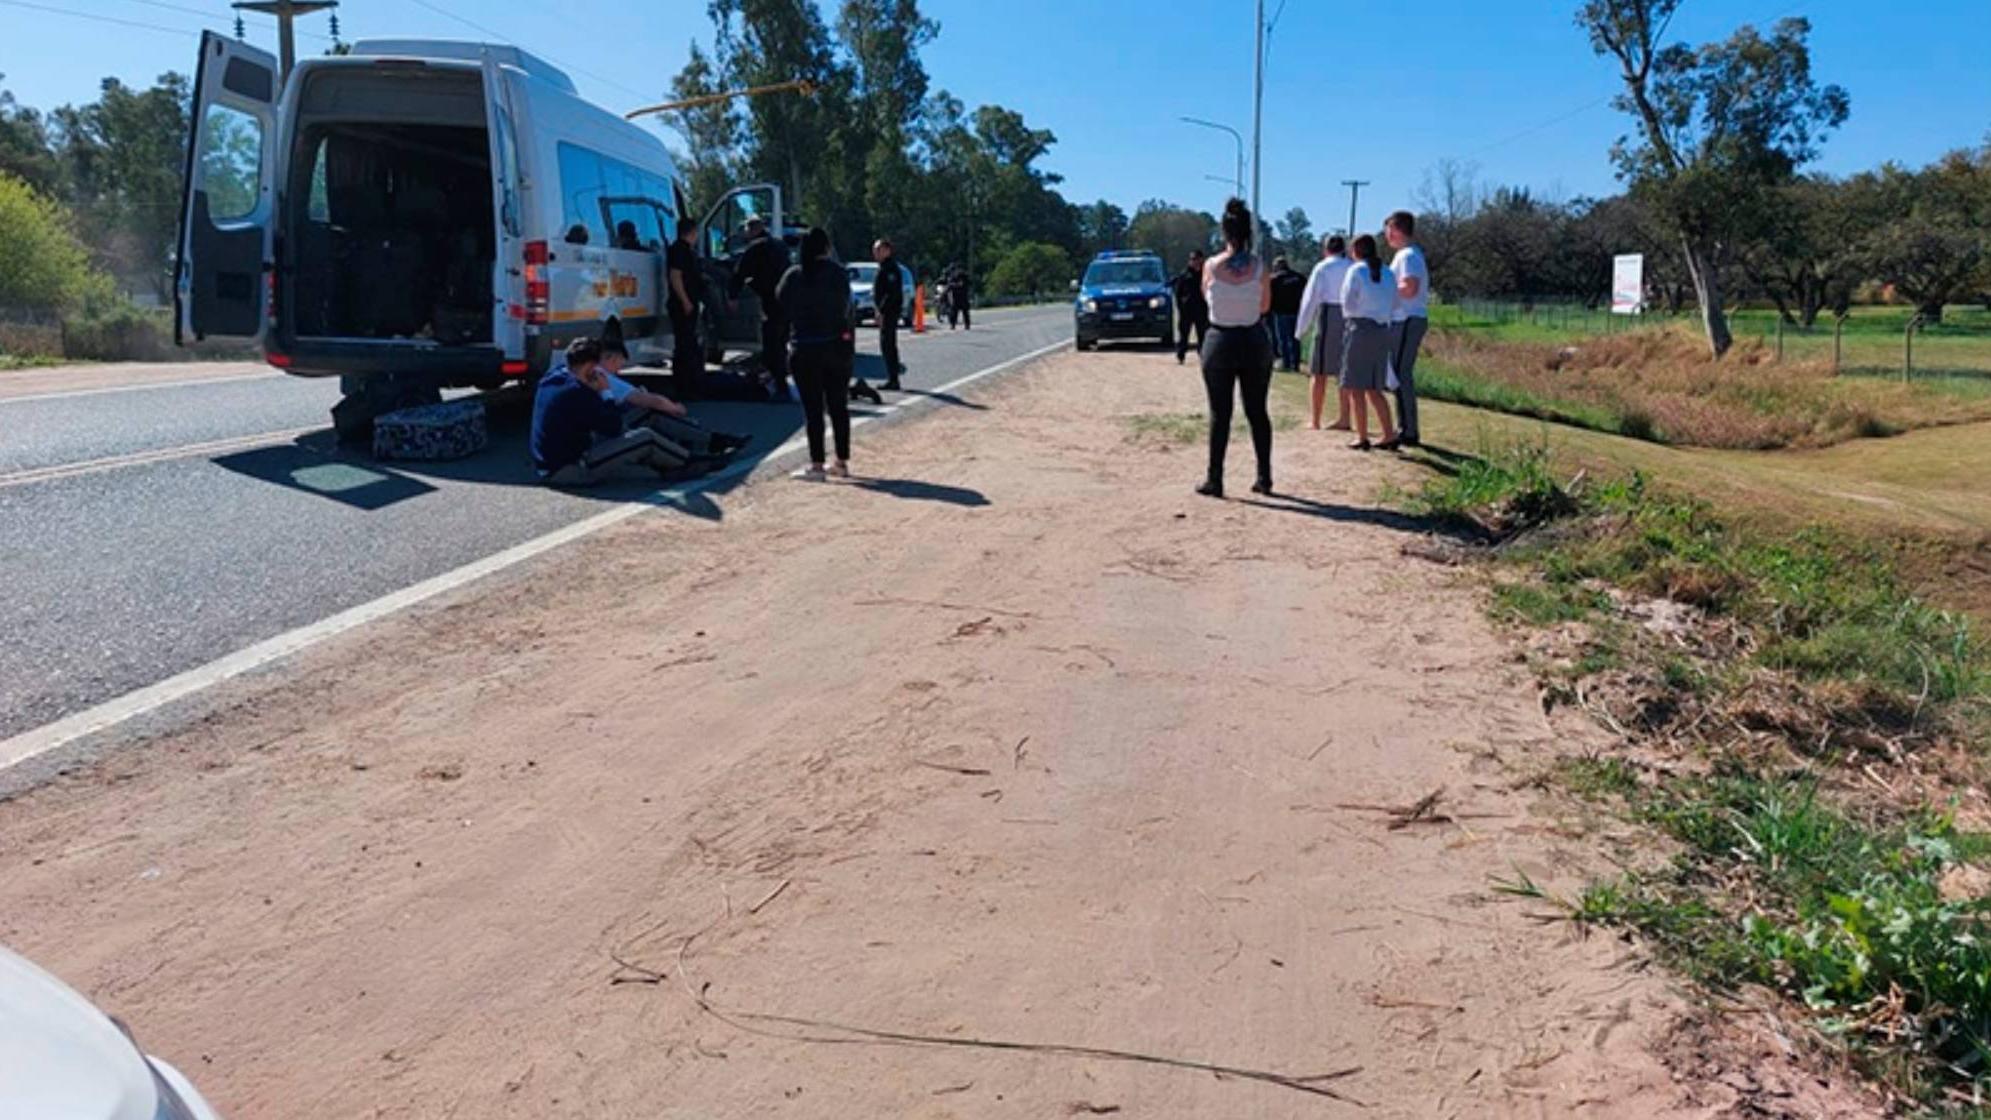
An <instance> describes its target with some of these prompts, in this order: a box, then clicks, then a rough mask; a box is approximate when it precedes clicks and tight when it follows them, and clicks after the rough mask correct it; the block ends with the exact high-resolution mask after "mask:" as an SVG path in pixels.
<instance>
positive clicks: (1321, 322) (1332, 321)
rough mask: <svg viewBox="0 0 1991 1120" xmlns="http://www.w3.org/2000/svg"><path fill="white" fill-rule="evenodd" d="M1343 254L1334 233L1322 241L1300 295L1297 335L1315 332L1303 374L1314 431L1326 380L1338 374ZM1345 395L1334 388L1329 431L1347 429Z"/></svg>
mask: <svg viewBox="0 0 1991 1120" xmlns="http://www.w3.org/2000/svg"><path fill="white" fill-rule="evenodd" d="M1347 251H1348V242H1347V241H1346V240H1345V239H1344V238H1343V237H1342V236H1341V235H1340V234H1338V233H1337V234H1333V235H1331V236H1330V237H1328V239H1327V240H1326V241H1324V242H1322V243H1321V256H1320V263H1319V264H1317V265H1314V267H1313V273H1312V275H1310V276H1308V277H1307V289H1306V291H1304V292H1302V293H1301V294H1300V333H1301V334H1303V335H1304V334H1308V333H1312V332H1316V331H1317V332H1319V333H1318V335H1317V337H1315V339H1314V351H1313V355H1312V356H1311V357H1310V358H1308V360H1307V372H1308V373H1309V374H1312V375H1313V385H1312V387H1311V388H1312V390H1313V394H1312V395H1313V400H1312V404H1313V430H1314V431H1316V432H1318V431H1320V430H1321V428H1320V413H1321V408H1322V406H1324V405H1325V404H1326V402H1327V382H1328V379H1329V378H1339V377H1340V375H1341V336H1342V334H1343V333H1344V332H1345V328H1344V327H1343V325H1342V319H1341V281H1342V280H1343V279H1344V278H1345V277H1346V276H1347V273H1348V266H1349V262H1348V257H1347ZM1348 396H1349V393H1348V390H1346V389H1342V388H1340V387H1339V386H1336V393H1335V401H1336V408H1335V410H1334V423H1333V424H1331V425H1329V427H1328V430H1329V431H1333V432H1345V431H1347V430H1348Z"/></svg>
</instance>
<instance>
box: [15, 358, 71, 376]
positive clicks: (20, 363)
mask: <svg viewBox="0 0 1991 1120" xmlns="http://www.w3.org/2000/svg"><path fill="white" fill-rule="evenodd" d="M67 364H69V360H68V359H67V358H61V357H55V356H51V355H47V354H0V372H4V371H7V370H17V369H42V368H45V367H48V366H60V365H67Z"/></svg>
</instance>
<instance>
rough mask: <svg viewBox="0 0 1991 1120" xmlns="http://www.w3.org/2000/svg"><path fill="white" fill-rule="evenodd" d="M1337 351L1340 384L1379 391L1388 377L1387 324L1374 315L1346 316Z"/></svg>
mask: <svg viewBox="0 0 1991 1120" xmlns="http://www.w3.org/2000/svg"><path fill="white" fill-rule="evenodd" d="M1346 338H1347V341H1346V343H1345V345H1344V346H1343V348H1342V351H1341V387H1342V388H1343V389H1354V390H1357V391H1360V390H1364V389H1374V390H1376V391H1378V392H1380V391H1382V388H1383V386H1384V385H1386V384H1388V381H1389V368H1390V325H1389V324H1388V323H1378V322H1376V321H1375V320H1374V319H1350V320H1348V329H1347V336H1346Z"/></svg>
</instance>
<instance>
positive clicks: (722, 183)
mask: <svg viewBox="0 0 1991 1120" xmlns="http://www.w3.org/2000/svg"><path fill="white" fill-rule="evenodd" d="M720 92H722V91H721V90H720V88H719V74H718V69H717V67H716V66H714V65H713V62H712V59H711V58H710V57H709V56H707V55H706V53H705V51H704V50H703V49H702V48H701V47H699V45H698V44H697V43H696V42H694V43H692V44H691V58H690V60H688V61H687V62H686V63H685V64H684V69H682V70H679V71H678V73H677V77H675V78H673V79H671V98H672V99H673V100H677V101H688V100H690V99H692V98H696V97H708V96H711V95H712V94H715V93H720ZM670 121H671V127H672V128H673V129H676V130H677V134H678V135H679V136H681V137H683V138H684V142H685V157H684V158H683V159H682V160H680V161H679V163H680V164H681V165H682V166H683V168H684V174H685V178H686V179H687V180H689V181H690V184H691V202H692V205H693V206H694V207H695V210H696V213H703V212H704V210H705V208H706V207H708V206H710V205H711V204H712V203H714V202H716V201H718V199H719V196H720V195H722V194H724V193H726V189H727V187H728V186H729V185H730V184H732V183H733V182H734V180H735V177H736V161H735V160H734V158H733V157H734V153H735V151H736V150H737V148H738V147H739V143H740V130H741V127H742V126H741V122H740V111H739V108H738V106H737V105H735V104H734V103H732V102H721V103H719V104H715V105H705V106H700V107H698V108H694V109H684V110H680V111H679V112H677V113H675V114H673V115H672V116H671V118H670Z"/></svg>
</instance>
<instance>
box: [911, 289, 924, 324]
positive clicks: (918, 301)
mask: <svg viewBox="0 0 1991 1120" xmlns="http://www.w3.org/2000/svg"><path fill="white" fill-rule="evenodd" d="M913 333H914V334H925V333H926V285H924V284H915V285H913Z"/></svg>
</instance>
